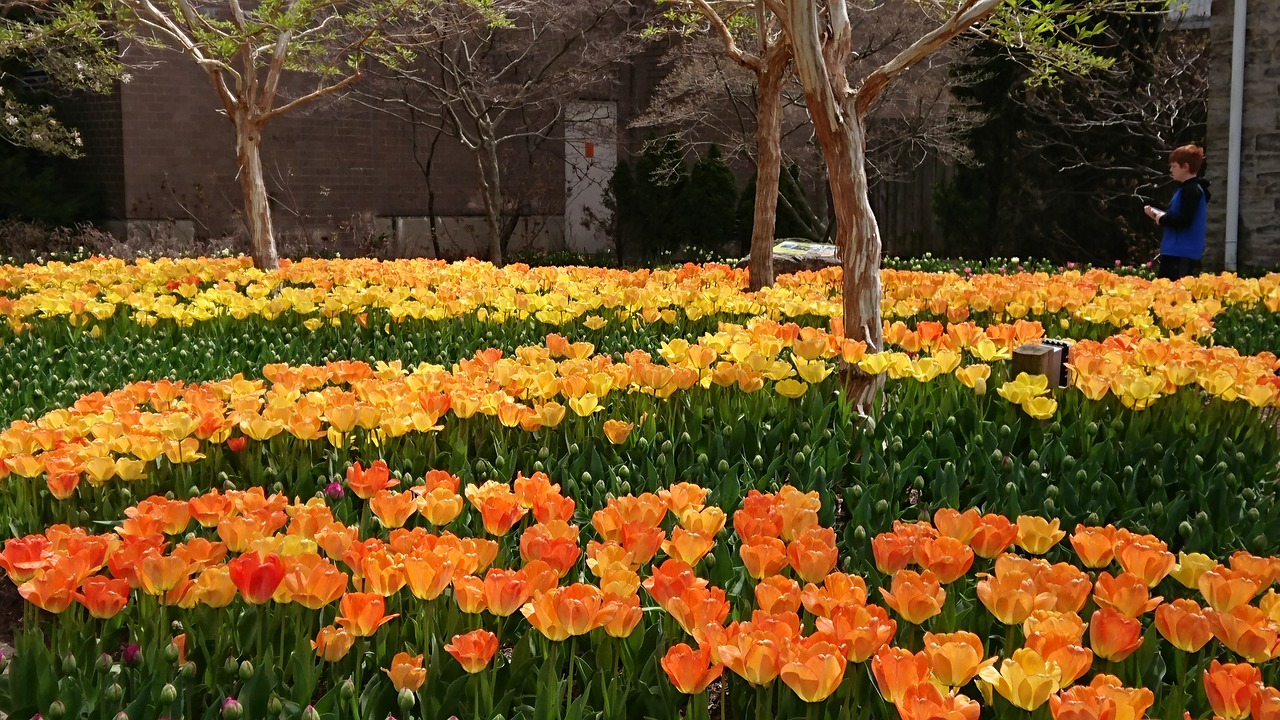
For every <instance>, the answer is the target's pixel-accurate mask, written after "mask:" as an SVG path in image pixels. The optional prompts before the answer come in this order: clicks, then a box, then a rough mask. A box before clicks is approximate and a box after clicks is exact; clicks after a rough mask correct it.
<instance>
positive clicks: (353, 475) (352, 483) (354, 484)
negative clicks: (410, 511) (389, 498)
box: [347, 460, 400, 500]
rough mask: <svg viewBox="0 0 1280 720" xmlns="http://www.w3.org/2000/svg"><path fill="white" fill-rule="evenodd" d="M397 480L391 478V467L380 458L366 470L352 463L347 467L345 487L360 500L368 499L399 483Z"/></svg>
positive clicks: (358, 464)
mask: <svg viewBox="0 0 1280 720" xmlns="http://www.w3.org/2000/svg"><path fill="white" fill-rule="evenodd" d="M399 484H400V481H399V480H392V479H391V469H390V468H388V467H387V464H386V463H385V462H383V461H381V460H376V461H374V463H373V464H372V465H370V466H369V469H368V470H365V469H364V468H363V467H361V465H360V463H358V462H357V463H354V464H352V466H351V467H349V468H347V487H350V488H351V491H352V492H354V493H355V494H356V497H358V498H360V499H361V500H368V499H369V498H371V497H373V496H374V495H376V494H377V493H378V491H380V490H386V489H387V488H390V487H395V486H396V485H399Z"/></svg>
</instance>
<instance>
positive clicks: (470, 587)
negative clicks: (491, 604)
mask: <svg viewBox="0 0 1280 720" xmlns="http://www.w3.org/2000/svg"><path fill="white" fill-rule="evenodd" d="M453 599H454V600H456V601H457V603H458V609H459V610H461V611H462V612H464V613H467V614H468V615H479V614H480V613H482V612H484V611H485V608H486V607H487V604H486V599H485V592H484V581H483V580H481V579H480V578H478V577H476V576H475V575H463V576H460V577H455V578H454V579H453Z"/></svg>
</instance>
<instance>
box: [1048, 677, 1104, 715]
mask: <svg viewBox="0 0 1280 720" xmlns="http://www.w3.org/2000/svg"><path fill="white" fill-rule="evenodd" d="M1049 710H1050V711H1051V712H1052V713H1053V720H1115V718H1116V702H1115V701H1114V700H1112V699H1111V698H1109V697H1107V695H1106V694H1105V693H1103V692H1102V691H1100V690H1098V689H1097V688H1091V687H1088V686H1085V685H1077V686H1076V687H1073V688H1069V689H1067V690H1063V691H1062V692H1060V693H1058V694H1057V695H1051V696H1050V697H1049Z"/></svg>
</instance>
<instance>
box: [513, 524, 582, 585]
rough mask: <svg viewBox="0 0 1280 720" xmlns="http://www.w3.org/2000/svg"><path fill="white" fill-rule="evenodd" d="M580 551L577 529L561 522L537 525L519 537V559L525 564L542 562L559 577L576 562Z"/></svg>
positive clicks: (580, 554)
mask: <svg viewBox="0 0 1280 720" xmlns="http://www.w3.org/2000/svg"><path fill="white" fill-rule="evenodd" d="M581 556H582V549H581V547H580V546H579V544H578V527H577V526H576V525H570V524H568V523H566V522H564V521H563V520H553V521H552V522H550V523H539V524H537V525H534V526H533V527H530V528H529V529H527V530H525V531H524V533H523V534H522V535H521V537H520V557H521V558H523V559H524V561H525V562H529V561H531V560H543V561H545V562H546V563H547V564H548V565H550V566H551V567H553V568H555V570H556V572H557V573H559V574H560V576H561V577H563V576H564V575H565V573H568V572H569V570H570V569H571V568H572V567H573V566H574V564H575V563H577V562H578V558H579V557H581Z"/></svg>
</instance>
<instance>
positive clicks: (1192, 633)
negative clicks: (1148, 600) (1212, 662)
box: [1156, 599, 1213, 653]
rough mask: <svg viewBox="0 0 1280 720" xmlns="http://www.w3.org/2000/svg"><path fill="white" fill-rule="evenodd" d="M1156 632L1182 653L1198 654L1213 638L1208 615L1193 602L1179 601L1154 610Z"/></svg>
mask: <svg viewBox="0 0 1280 720" xmlns="http://www.w3.org/2000/svg"><path fill="white" fill-rule="evenodd" d="M1156 630H1158V631H1160V635H1161V637H1163V638H1164V639H1165V640H1168V641H1169V644H1171V645H1173V646H1174V647H1176V648H1178V649H1179V650H1181V651H1183V652H1190V653H1193V652H1199V651H1200V648H1202V647H1204V645H1205V643H1207V642H1209V640H1211V639H1212V638H1213V628H1212V627H1210V625H1209V617H1208V614H1207V613H1205V612H1203V611H1202V610H1201V609H1200V606H1199V605H1197V604H1196V603H1195V601H1193V600H1185V599H1179V600H1174V601H1172V602H1168V603H1165V604H1164V605H1161V606H1160V607H1158V608H1156Z"/></svg>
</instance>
